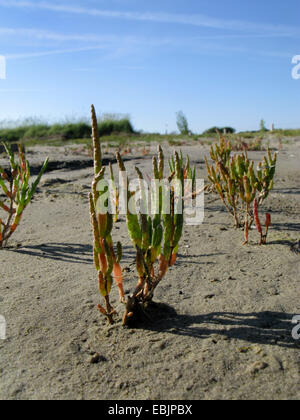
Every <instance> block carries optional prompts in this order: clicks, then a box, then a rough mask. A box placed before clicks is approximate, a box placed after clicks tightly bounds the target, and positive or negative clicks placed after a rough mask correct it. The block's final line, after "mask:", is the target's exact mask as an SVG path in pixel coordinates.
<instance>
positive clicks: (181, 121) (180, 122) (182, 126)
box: [176, 111, 190, 134]
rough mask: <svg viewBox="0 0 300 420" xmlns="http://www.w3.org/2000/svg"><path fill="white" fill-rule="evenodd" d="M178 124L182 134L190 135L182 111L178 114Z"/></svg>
mask: <svg viewBox="0 0 300 420" xmlns="http://www.w3.org/2000/svg"><path fill="white" fill-rule="evenodd" d="M176 124H177V128H178V130H179V132H180V134H189V132H190V130H189V125H188V122H187V119H186V116H185V115H184V113H183V112H182V111H179V112H177V113H176Z"/></svg>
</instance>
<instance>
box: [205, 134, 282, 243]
mask: <svg viewBox="0 0 300 420" xmlns="http://www.w3.org/2000/svg"><path fill="white" fill-rule="evenodd" d="M210 157H211V159H212V161H213V164H212V165H210V164H209V163H208V161H207V159H206V158H205V161H206V166H207V171H208V179H209V181H210V184H211V185H210V190H211V191H213V192H215V193H217V194H218V195H219V197H220V199H221V201H222V203H223V204H224V206H225V207H226V209H227V211H228V212H229V213H230V214H231V215H232V216H233V218H234V221H235V227H236V228H239V227H242V226H243V227H244V232H245V243H248V239H249V229H250V228H251V226H252V224H253V221H254V220H255V221H257V220H258V218H257V217H255V211H256V214H258V209H259V207H260V205H261V204H262V203H263V201H264V200H265V199H266V198H267V197H268V195H269V193H270V191H271V190H272V189H273V185H274V175H275V169H276V162H277V154H276V153H275V154H274V155H273V156H272V155H271V152H270V150H269V149H268V152H267V156H265V157H264V159H263V161H262V162H260V163H259V164H258V167H257V169H256V170H255V169H254V162H253V161H250V160H249V159H248V156H247V153H246V152H244V153H242V154H235V155H232V148H231V143H230V141H229V140H225V139H224V138H223V137H222V136H220V141H219V144H215V145H214V146H211V150H210ZM255 199H256V202H255V203H256V205H255V207H253V206H252V204H253V202H254V200H255ZM252 207H253V208H252ZM254 209H255V211H254ZM266 224H267V225H268V228H269V225H270V221H269V222H268V221H267V222H266ZM261 243H263V241H261Z"/></svg>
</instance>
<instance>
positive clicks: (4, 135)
mask: <svg viewBox="0 0 300 420" xmlns="http://www.w3.org/2000/svg"><path fill="white" fill-rule="evenodd" d="M26 129H27V128H26V127H17V128H2V129H1V130H0V140H2V141H3V140H5V141H7V142H8V143H16V142H18V141H19V140H20V139H22V138H23V136H24V134H25V132H26Z"/></svg>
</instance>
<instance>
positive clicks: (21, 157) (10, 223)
mask: <svg viewBox="0 0 300 420" xmlns="http://www.w3.org/2000/svg"><path fill="white" fill-rule="evenodd" d="M3 146H4V148H5V150H6V153H7V155H8V158H9V162H10V170H8V171H6V170H4V169H3V168H2V167H0V187H1V189H2V192H3V196H4V197H5V198H4V199H2V198H0V209H2V210H3V211H4V213H6V217H4V218H3V219H2V217H1V218H0V248H3V247H5V246H6V245H7V241H8V239H9V238H10V237H11V235H12V234H13V233H14V232H15V230H16V229H17V227H18V226H19V224H20V221H21V218H22V215H23V212H24V210H25V208H26V207H27V205H28V204H29V203H30V201H31V199H32V197H33V195H34V193H35V191H36V189H37V186H38V184H39V182H40V180H41V178H42V175H43V174H44V172H45V170H46V169H47V165H48V158H47V159H46V160H45V162H44V164H43V166H42V168H41V170H40V173H39V174H38V176H37V178H36V180H35V181H34V182H33V183H32V184H31V185H30V184H29V181H30V168H29V163H28V161H27V160H26V158H25V153H24V151H23V148H22V146H21V145H19V147H18V150H19V152H18V156H16V155H15V154H14V153H13V152H12V150H11V148H10V146H9V144H8V143H3Z"/></svg>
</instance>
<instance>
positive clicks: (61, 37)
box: [0, 27, 118, 42]
mask: <svg viewBox="0 0 300 420" xmlns="http://www.w3.org/2000/svg"><path fill="white" fill-rule="evenodd" d="M0 35H7V36H17V37H27V38H34V39H39V40H50V41H58V42H68V41H78V42H81V41H82V42H114V41H116V40H117V39H118V38H117V37H116V36H114V35H107V36H105V35H103V36H101V35H95V34H66V33H60V32H53V31H47V30H43V29H33V28H30V29H28V28H6V27H0Z"/></svg>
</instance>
